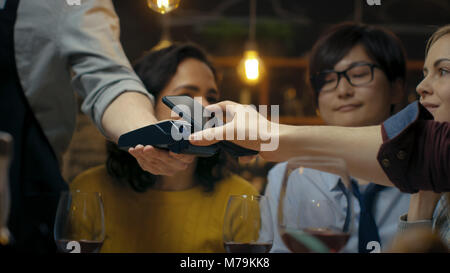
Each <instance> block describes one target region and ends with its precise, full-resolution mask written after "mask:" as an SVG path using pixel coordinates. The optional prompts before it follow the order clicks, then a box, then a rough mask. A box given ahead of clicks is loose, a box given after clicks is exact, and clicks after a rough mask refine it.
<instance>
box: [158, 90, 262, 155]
mask: <svg viewBox="0 0 450 273" xmlns="http://www.w3.org/2000/svg"><path fill="white" fill-rule="evenodd" d="M162 101H163V103H164V104H165V105H167V106H168V107H169V108H170V109H172V111H174V112H175V113H177V114H178V115H179V116H180V117H181V118H182V119H184V120H185V121H187V122H189V123H190V124H191V125H192V127H191V128H192V131H191V133H193V132H194V131H201V130H203V129H205V124H206V123H207V122H208V119H209V117H204V116H203V114H204V113H205V110H206V109H205V108H204V107H203V105H202V104H201V103H199V102H197V101H195V100H194V99H193V98H191V97H189V96H165V97H163V98H162ZM214 118H215V119H217V121H216V123H215V124H223V121H222V120H221V119H220V117H217V116H214ZM218 145H219V146H220V148H222V149H224V150H225V151H227V152H228V153H229V154H231V155H232V156H235V157H240V156H249V155H256V154H258V151H255V150H250V149H247V148H243V147H241V146H239V145H236V144H234V143H232V142H229V141H226V140H223V141H221V142H219V143H218Z"/></svg>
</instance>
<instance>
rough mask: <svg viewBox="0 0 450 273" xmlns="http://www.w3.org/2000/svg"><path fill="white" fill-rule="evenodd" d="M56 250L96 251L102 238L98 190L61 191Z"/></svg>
mask: <svg viewBox="0 0 450 273" xmlns="http://www.w3.org/2000/svg"><path fill="white" fill-rule="evenodd" d="M54 237H55V242H56V245H57V247H58V251H59V252H63V253H98V252H99V251H100V248H101V247H102V245H103V240H104V239H105V221H104V213H103V201H102V197H101V195H100V193H98V192H80V191H76V192H62V193H61V198H60V200H59V203H58V209H57V211H56V219H55V227H54Z"/></svg>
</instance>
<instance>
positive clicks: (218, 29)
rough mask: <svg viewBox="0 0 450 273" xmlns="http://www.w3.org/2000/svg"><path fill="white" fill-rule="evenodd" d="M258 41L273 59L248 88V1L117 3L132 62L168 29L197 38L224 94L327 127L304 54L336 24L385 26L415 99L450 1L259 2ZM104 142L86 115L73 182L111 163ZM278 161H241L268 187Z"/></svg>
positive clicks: (71, 160) (70, 159)
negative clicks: (167, 5)
mask: <svg viewBox="0 0 450 273" xmlns="http://www.w3.org/2000/svg"><path fill="white" fill-rule="evenodd" d="M256 2H257V8H256V16H257V17H256V36H255V38H256V42H257V45H258V49H259V53H260V55H261V57H262V59H263V61H264V62H265V64H266V66H267V67H266V68H267V73H266V75H265V77H264V78H263V80H262V81H261V83H259V84H258V85H256V86H246V85H245V84H244V83H243V82H241V80H240V79H239V77H238V75H237V72H236V66H237V63H238V62H239V59H240V58H241V56H242V54H243V52H244V45H245V42H246V41H247V40H248V38H249V9H250V5H249V3H250V1H249V0H181V3H180V6H179V8H178V9H176V10H174V11H173V12H171V13H169V14H166V15H161V14H158V13H156V12H155V11H153V10H151V9H149V8H148V7H147V2H146V0H113V3H114V5H115V7H116V11H117V14H118V16H119V18H120V26H121V41H122V44H123V48H124V50H125V53H126V54H127V56H128V58H129V59H130V61H131V62H133V61H134V60H135V59H136V58H138V57H139V56H140V55H141V54H143V52H144V51H146V50H150V49H152V48H153V47H154V46H155V45H156V44H158V42H159V41H160V40H161V38H162V35H163V28H164V27H163V26H166V27H165V29H166V32H168V33H169V34H170V38H171V40H172V41H179V42H193V43H196V44H198V45H200V46H202V47H203V48H204V49H205V50H206V51H207V52H208V53H209V54H210V55H211V57H212V59H213V60H214V62H215V65H216V66H217V67H218V70H219V72H220V74H221V78H222V81H221V83H220V84H219V88H220V89H221V91H222V98H224V99H231V100H235V101H240V102H244V103H253V104H256V105H258V104H271V105H280V110H281V113H280V114H281V117H280V121H281V122H283V123H291V124H320V123H321V120H320V118H318V117H316V114H315V109H314V107H313V103H312V99H311V97H310V95H309V92H308V88H309V87H308V86H307V85H306V83H305V75H306V73H305V72H306V69H305V68H306V64H307V62H305V60H306V59H305V57H306V56H307V54H308V51H309V49H310V48H311V46H312V45H313V43H314V42H315V40H316V39H317V38H318V36H319V35H320V34H321V33H322V32H323V31H324V30H325V29H326V28H327V27H329V26H331V25H333V24H336V23H339V22H343V21H359V22H363V23H367V24H374V25H380V26H384V27H386V28H388V29H390V30H392V31H393V32H394V33H395V34H397V35H398V37H399V38H400V39H401V40H402V41H403V43H404V46H405V48H406V51H407V55H408V58H409V63H408V92H409V95H408V100H409V101H412V100H414V99H415V98H416V95H415V86H416V85H417V83H418V82H419V81H420V78H421V74H422V72H421V67H422V64H423V59H424V49H425V44H426V41H427V38H428V37H429V36H430V35H431V33H433V32H434V31H435V30H436V28H437V27H439V26H442V25H445V24H449V23H450V1H449V0H427V1H425V0H380V4H381V5H369V4H370V3H373V2H377V1H374V0H339V1H336V0H314V1H311V0H256ZM103 143H104V139H103V137H102V136H100V135H99V133H98V132H96V130H95V128H93V126H92V124H91V123H90V122H89V121H88V120H87V118H86V117H85V116H83V115H82V114H80V115H79V120H78V128H77V134H76V135H75V136H74V139H73V141H72V144H71V149H70V150H69V152H68V153H67V154H66V159H65V163H66V164H65V166H66V168H65V169H64V174H65V177H66V179H68V180H69V181H70V180H71V179H72V178H73V177H74V176H75V175H77V174H78V173H80V172H81V171H83V170H85V169H87V168H89V167H91V166H95V165H98V164H102V163H103V162H104V158H105V157H104V145H103ZM270 167H271V164H267V163H265V162H263V161H261V160H259V161H257V162H256V163H254V164H251V165H246V166H242V170H241V175H243V176H244V177H246V178H247V179H249V180H250V181H252V182H254V184H255V185H256V186H257V187H260V189H262V188H263V187H264V185H265V175H266V172H267V170H268V169H269V168H270Z"/></svg>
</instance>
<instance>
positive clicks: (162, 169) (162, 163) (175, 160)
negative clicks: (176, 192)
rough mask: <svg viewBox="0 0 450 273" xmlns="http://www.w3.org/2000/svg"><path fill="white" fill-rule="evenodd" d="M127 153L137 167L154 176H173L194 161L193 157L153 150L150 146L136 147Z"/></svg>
mask: <svg viewBox="0 0 450 273" xmlns="http://www.w3.org/2000/svg"><path fill="white" fill-rule="evenodd" d="M128 152H129V153H130V154H131V155H132V156H134V157H135V158H136V160H137V162H138V163H139V166H140V167H141V168H142V169H143V170H145V171H147V172H150V173H152V174H154V175H167V176H173V175H174V174H175V173H177V172H179V171H183V170H186V168H187V167H188V166H189V164H191V163H192V162H193V161H194V158H195V156H194V155H186V154H176V153H173V152H170V151H165V150H162V149H158V148H155V147H153V146H151V145H146V146H143V145H137V146H136V147H134V148H130V149H129V150H128Z"/></svg>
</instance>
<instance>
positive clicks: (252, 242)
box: [223, 195, 273, 253]
mask: <svg viewBox="0 0 450 273" xmlns="http://www.w3.org/2000/svg"><path fill="white" fill-rule="evenodd" d="M223 225H224V226H223V241H224V246H225V250H226V251H227V252H228V253H267V252H269V251H270V249H271V248H272V242H273V225H272V217H271V215H270V208H269V199H268V197H267V196H261V195H232V196H230V198H229V200H228V206H227V209H226V212H225V218H224V223H223Z"/></svg>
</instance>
